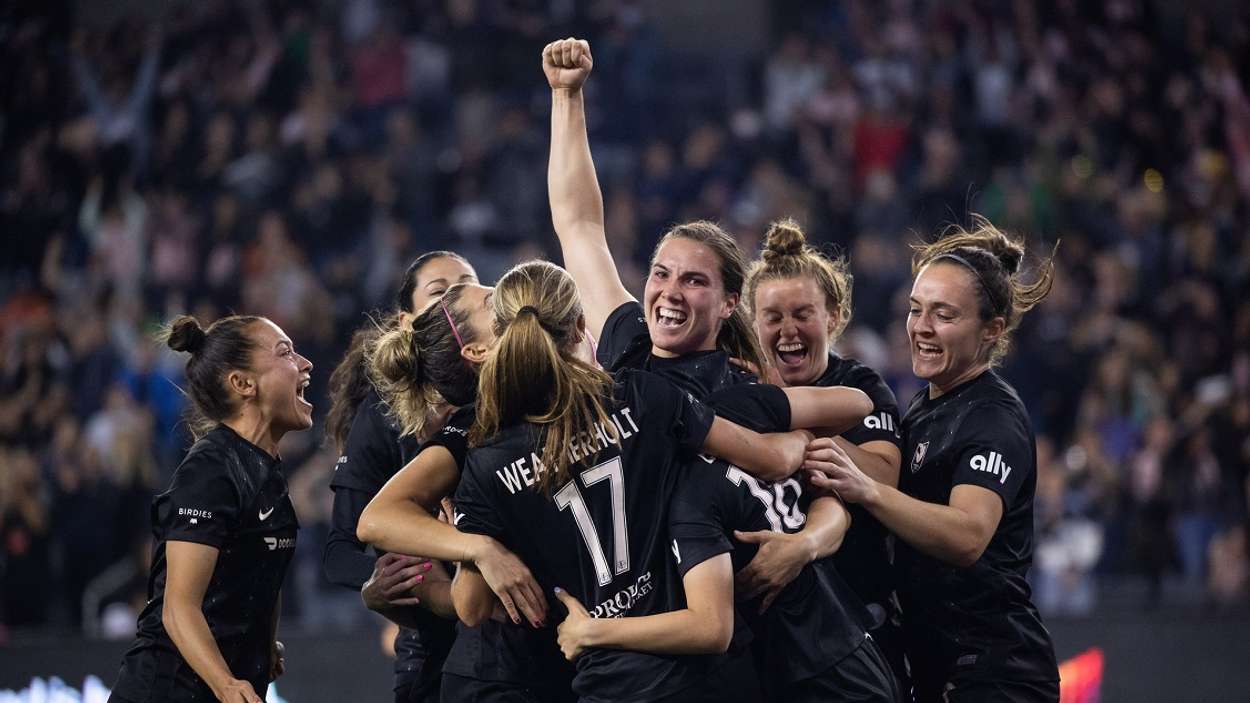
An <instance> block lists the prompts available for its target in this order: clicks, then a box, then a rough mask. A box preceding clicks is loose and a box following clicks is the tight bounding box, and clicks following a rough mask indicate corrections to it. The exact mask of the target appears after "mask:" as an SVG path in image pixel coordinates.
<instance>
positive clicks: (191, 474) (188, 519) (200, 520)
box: [152, 447, 243, 548]
mask: <svg viewBox="0 0 1250 703" xmlns="http://www.w3.org/2000/svg"><path fill="white" fill-rule="evenodd" d="M197 449H199V447H192V451H191V452H190V453H189V454H188V455H187V458H186V459H184V460H183V462H182V464H181V465H180V466H179V467H178V469H177V471H175V472H174V477H173V480H172V481H171V483H170V486H169V490H168V491H166V492H165V493H162V494H161V495H159V496H157V497H156V500H154V501H153V502H152V526H153V527H154V528H156V530H157V532H158V533H159V534H161V535H163V536H164V538H165V539H166V540H168V541H178V542H196V543H199V544H206V545H208V546H210V547H217V548H221V546H222V544H224V543H225V540H226V537H227V535H228V534H229V533H230V531H231V528H232V526H233V525H234V523H235V521H236V520H237V519H238V516H239V513H240V511H241V510H242V509H243V505H242V501H243V498H242V492H241V491H240V490H239V487H238V486H237V485H235V481H234V479H233V478H232V477H231V475H230V468H229V459H228V458H227V457H226V456H225V455H224V452H222V451H221V450H217V449H206V450H198V451H197Z"/></svg>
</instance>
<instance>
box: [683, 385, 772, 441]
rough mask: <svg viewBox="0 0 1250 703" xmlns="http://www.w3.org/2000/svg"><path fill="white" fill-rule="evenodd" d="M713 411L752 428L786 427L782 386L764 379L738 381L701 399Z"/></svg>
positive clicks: (770, 428)
mask: <svg viewBox="0 0 1250 703" xmlns="http://www.w3.org/2000/svg"><path fill="white" fill-rule="evenodd" d="M704 402H706V403H707V404H708V405H710V406H711V407H712V409H714V410H715V411H716V414H717V415H720V416H721V417H723V418H725V419H726V420H729V421H730V422H732V423H734V424H738V425H742V426H743V427H745V428H747V429H749V430H754V431H756V432H785V431H787V430H789V429H790V399H789V398H788V397H787V396H786V392H785V390H783V389H781V388H779V387H777V386H771V385H768V384H765V383H740V384H738V385H736V386H729V387H728V388H724V389H721V390H719V391H716V392H715V393H713V394H711V395H709V396H708V397H707V398H705V399H704Z"/></svg>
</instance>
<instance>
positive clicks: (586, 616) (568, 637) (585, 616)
mask: <svg viewBox="0 0 1250 703" xmlns="http://www.w3.org/2000/svg"><path fill="white" fill-rule="evenodd" d="M556 598H559V599H560V602H561V603H563V604H564V607H566V608H568V610H569V615H568V617H566V618H565V619H564V622H562V623H560V626H559V627H557V628H556V639H557V641H558V642H559V643H560V651H561V652H564V658H565V659H568V660H569V661H576V660H577V658H578V657H580V656H582V654H584V653H585V652H586V650H587V649H589V647H588V646H587V644H586V641H587V635H588V634H589V628H591V627H593V626H594V618H592V617H590V613H589V612H588V611H587V610H586V608H585V607H584V606H583V605H582V603H581V601H579V600H577V599H576V598H574V597H573V596H572V595H571V594H570V593H569V592H568V591H565V590H564V589H561V588H557V589H556Z"/></svg>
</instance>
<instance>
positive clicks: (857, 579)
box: [812, 352, 903, 617]
mask: <svg viewBox="0 0 1250 703" xmlns="http://www.w3.org/2000/svg"><path fill="white" fill-rule="evenodd" d="M812 385H813V386H821V387H829V386H850V387H851V388H858V389H860V390H861V391H863V392H864V393H865V394H867V395H868V397H869V398H870V399H872V412H871V413H869V415H868V416H867V417H865V418H864V419H863V420H861V421H860V423H859V424H858V425H856V426H855V427H853V428H851V429H849V430H847V431H846V432H843V433H842V438H843V439H845V440H846V441H848V442H850V443H852V444H856V445H861V444H865V443H867V442H889V443H890V444H893V445H894V446H896V447H898V448H899V449H900V451H901V450H902V445H903V438H902V433H901V432H900V431H899V429H900V427H901V423H900V422H899V418H898V403H897V402H896V401H895V399H894V392H893V391H891V390H890V387H889V386H887V385H886V384H885V381H884V380H882V378H881V376H880V374H878V373H877V372H876V371H873V370H872V369H870V368H868V367H867V366H864V365H863V364H861V363H859V362H858V361H856V360H855V359H844V358H842V357H840V356H838V355H836V354H834V353H832V352H830V354H829V366H828V368H826V369H825V372H824V373H823V374H821V376H820V377H819V378H817V379H816V380H815V381H813V382H812ZM846 508H847V511H848V512H850V514H851V528H850V529H849V530H848V531H847V533H846V537H844V538H843V540H842V546H841V547H839V548H838V551H837V552H836V553H835V554H834V555H833V563H834V564H836V565H837V567H838V570H839V572H841V574H842V576H843V578H845V579H846V583H847V584H848V585H849V586H850V587H851V590H853V591H855V595H857V596H859V599H860V600H861V601H863V602H864V604H865V605H869V604H873V605H875V606H876V607H874V608H873V611H874V614H875V616H876V617H881V616H882V615H884V614H885V613H886V612H888V611H889V610H891V609H892V608H891V607H890V606H889V600H890V593H891V590H892V589H893V584H892V583H891V580H890V561H889V555H888V552H887V551H886V539H887V538H888V536H889V531H888V530H887V529H886V528H885V526H884V525H882V524H881V522H880V521H879V520H877V518H875V517H873V516H872V514H871V513H869V512H868V511H867V510H866V509H864V507H863V506H862V505H856V504H854V503H850V504H847V506H846Z"/></svg>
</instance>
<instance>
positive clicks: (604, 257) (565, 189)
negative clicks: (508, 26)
mask: <svg viewBox="0 0 1250 703" xmlns="http://www.w3.org/2000/svg"><path fill="white" fill-rule="evenodd" d="M593 63H594V62H593V60H592V58H591V55H590V44H588V43H587V42H586V41H584V40H577V39H572V38H569V39H562V40H560V41H555V42H552V43H550V44H548V45H547V47H546V48H545V49H543V72H544V73H546V74H547V82H548V83H549V84H550V85H551V156H550V160H549V161H548V163H547V190H548V193H549V197H550V198H551V221H552V225H553V226H554V227H555V230H556V236H557V237H559V238H560V248H561V250H562V251H563V253H564V268H565V269H567V270H568V272H569V274H571V275H572V276H573V280H574V281H576V282H577V287H578V290H580V291H581V296H582V305H583V307H584V310H585V313H586V326H587V328H588V329H589V330H590V333H591V335H593V336H594V337H595V338H596V339H598V338H600V337H601V336H602V332H603V324H604V323H605V322H606V321H607V319H608V315H610V314H612V311H613V310H615V309H616V308H618V307H620V306H621V305H622V304H623V303H627V302H629V301H631V300H633V299H634V297H633V296H632V295H630V293H629V291H628V290H626V289H625V286H624V285H623V284H622V283H621V275H620V273H618V272H617V270H616V262H615V261H614V260H613V259H612V252H611V250H610V249H608V239H607V232H606V231H605V229H604V224H603V223H604V216H603V194H602V193H601V192H600V191H599V180H598V177H597V176H596V175H595V164H594V161H593V160H592V159H591V156H590V141H589V138H588V137H587V134H586V111H585V101H584V100H583V96H582V85H583V84H584V83H585V82H586V78H587V77H588V76H589V75H590V70H591V67H592V66H593Z"/></svg>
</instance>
